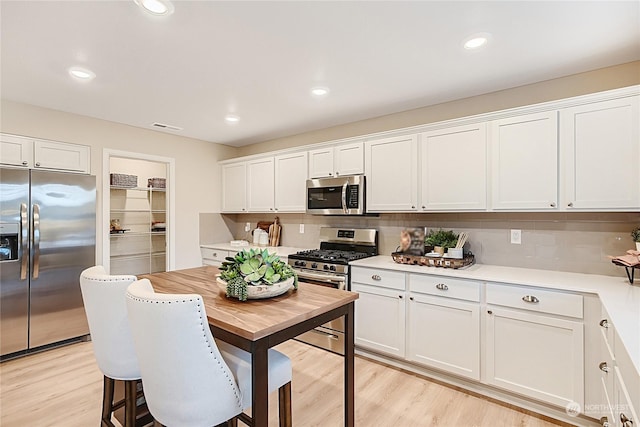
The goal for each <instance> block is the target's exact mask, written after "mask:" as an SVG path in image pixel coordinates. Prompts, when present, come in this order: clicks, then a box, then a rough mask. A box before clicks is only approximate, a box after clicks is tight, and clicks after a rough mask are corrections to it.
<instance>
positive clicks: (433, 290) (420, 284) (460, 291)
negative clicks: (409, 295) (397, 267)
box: [409, 274, 480, 302]
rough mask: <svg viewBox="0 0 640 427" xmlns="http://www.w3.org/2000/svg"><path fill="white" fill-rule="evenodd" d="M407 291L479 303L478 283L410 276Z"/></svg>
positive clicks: (418, 275)
mask: <svg viewBox="0 0 640 427" xmlns="http://www.w3.org/2000/svg"><path fill="white" fill-rule="evenodd" d="M409 290H410V291H411V292H418V293H421V294H428V295H437V296H442V297H449V298H457V299H462V300H467V301H476V302H479V301H480V282H474V281H471V280H464V279H454V278H451V277H438V276H427V275H422V274H410V275H409Z"/></svg>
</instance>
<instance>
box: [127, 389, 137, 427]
mask: <svg viewBox="0 0 640 427" xmlns="http://www.w3.org/2000/svg"><path fill="white" fill-rule="evenodd" d="M137 396H138V381H137V380H128V381H125V382H124V427H135V425H136V414H137V412H138V411H137V407H136V398H137Z"/></svg>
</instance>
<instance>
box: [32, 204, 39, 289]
mask: <svg viewBox="0 0 640 427" xmlns="http://www.w3.org/2000/svg"><path fill="white" fill-rule="evenodd" d="M32 230H33V231H32V232H33V273H32V275H31V277H32V278H34V279H37V278H38V276H39V274H40V205H37V204H35V203H34V204H33V229H32Z"/></svg>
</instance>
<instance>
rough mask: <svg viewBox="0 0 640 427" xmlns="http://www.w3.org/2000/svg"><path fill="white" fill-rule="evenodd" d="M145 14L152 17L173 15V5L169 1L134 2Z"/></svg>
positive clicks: (147, 0) (135, 0) (139, 0)
mask: <svg viewBox="0 0 640 427" xmlns="http://www.w3.org/2000/svg"><path fill="white" fill-rule="evenodd" d="M133 1H134V2H135V4H137V5H138V6H140V7H141V8H142V9H143V10H144V11H145V12H148V13H150V14H152V15H161V16H165V15H171V14H172V13H173V10H174V9H173V3H171V2H170V1H169V0H133Z"/></svg>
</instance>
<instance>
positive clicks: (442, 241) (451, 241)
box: [424, 229, 458, 254]
mask: <svg viewBox="0 0 640 427" xmlns="http://www.w3.org/2000/svg"><path fill="white" fill-rule="evenodd" d="M457 243H458V235H457V234H456V233H454V232H453V230H443V229H439V230H430V231H429V232H428V233H427V235H426V236H425V238H424V244H425V246H433V250H434V251H435V252H438V253H440V254H444V251H445V250H446V249H448V248H455V246H456V244H457Z"/></svg>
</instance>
